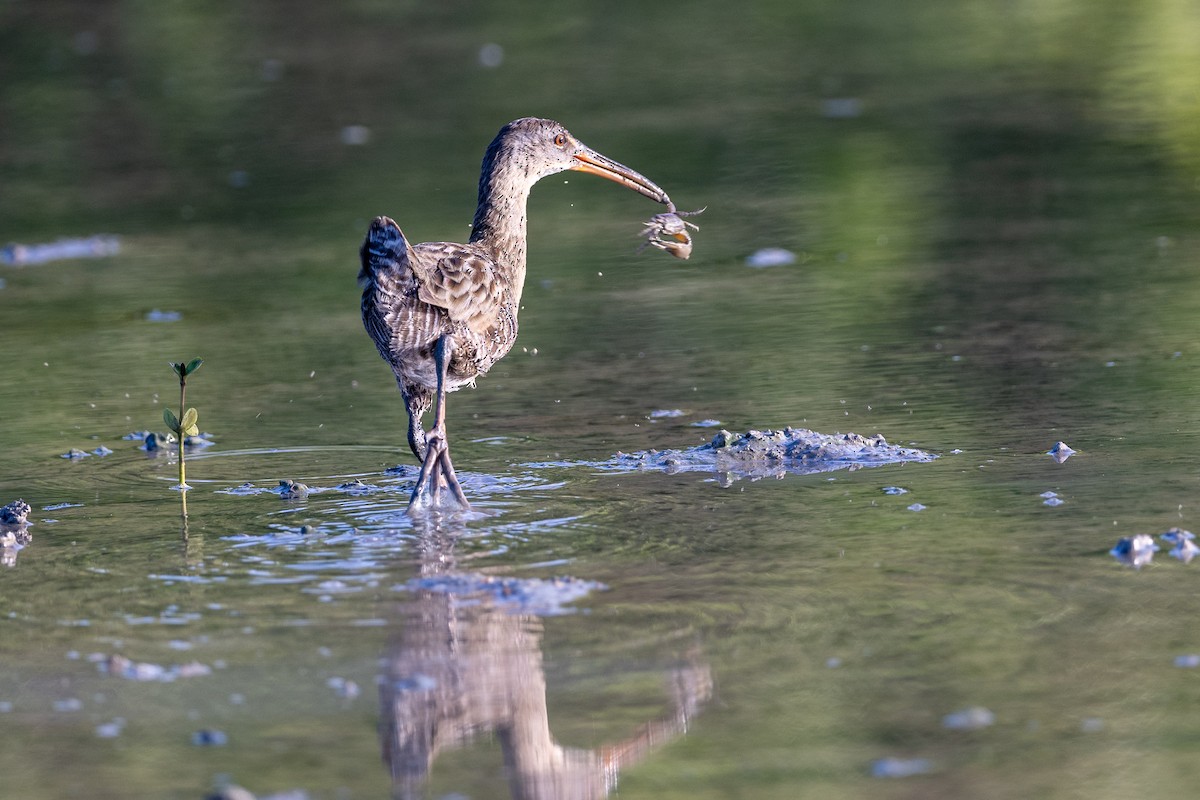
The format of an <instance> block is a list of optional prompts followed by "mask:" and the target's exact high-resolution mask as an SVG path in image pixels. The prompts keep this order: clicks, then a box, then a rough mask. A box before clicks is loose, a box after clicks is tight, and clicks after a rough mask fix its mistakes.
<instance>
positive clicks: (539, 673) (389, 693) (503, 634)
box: [379, 518, 712, 800]
mask: <svg viewBox="0 0 1200 800" xmlns="http://www.w3.org/2000/svg"><path fill="white" fill-rule="evenodd" d="M420 530H421V534H422V535H421V543H422V548H423V552H422V557H421V577H422V578H429V577H435V576H438V575H445V574H447V573H449V572H452V571H454V570H455V557H454V552H453V550H454V543H455V540H456V539H457V535H458V533H459V532H461V529H458V530H455V529H453V528H451V527H449V526H448V525H444V524H443V521H441V520H438V519H436V518H431V519H430V520H422V521H420ZM405 611H406V613H405V614H404V623H405V624H404V630H403V632H401V633H400V634H399V635H398V636H397V637H396V638H395V639H394V640H393V642H392V644H391V645H390V646H389V649H388V653H387V657H386V658H385V661H384V667H383V669H384V676H383V679H382V680H381V681H380V696H379V700H380V708H381V720H380V738H381V740H382V747H383V757H384V761H385V762H386V763H387V765H388V767H389V769H390V771H391V775H392V783H393V794H394V796H395V797H396V798H402V799H403V800H408V799H409V798H419V797H421V796H422V792H423V789H424V786H425V783H426V781H427V779H428V776H429V773H430V770H431V769H432V767H433V762H434V761H435V760H436V759H437V757H438V755H439V753H442V752H445V751H448V750H454V749H457V748H460V747H465V746H467V745H468V744H469V743H470V742H471V741H472V739H474V738H475V737H476V736H489V735H490V736H495V737H496V739H497V740H498V742H499V744H500V748H501V750H502V752H503V757H504V764H505V768H506V771H507V774H508V782H509V791H510V793H511V796H512V797H514V798H521V800H595V799H596V798H602V797H605V796H606V795H607V794H608V793H609V792H611V791H612V790H613V789H614V787H615V785H616V782H617V777H618V775H619V774H620V772H621V770H622V769H624V768H626V767H629V766H632V765H634V764H636V763H638V762H639V761H641V760H642V759H643V758H645V757H646V756H647V755H648V754H649V753H650V752H651V751H652V750H654V749H655V748H657V747H658V746H660V745H663V744H665V743H667V742H669V741H671V740H672V739H674V738H676V737H678V736H679V735H681V734H682V733H684V732H685V731H686V730H687V727H688V722H689V720H690V719H691V718H692V717H693V716H695V715H696V714H697V713H699V711H700V710H701V709H702V707H703V706H704V704H705V703H706V702H707V701H708V699H709V697H710V696H711V694H712V678H711V675H710V672H709V669H708V667H707V665H705V664H701V663H698V662H696V660H695V659H692V660H691V663H689V664H688V665H686V666H683V667H681V668H679V669H676V670H672V671H671V673H670V674H669V676H668V677H669V679H670V684H671V693H672V701H673V702H672V711H671V712H670V713H669V714H666V715H665V716H663V717H662V718H659V719H654V720H651V721H649V722H647V723H645V724H643V725H642V726H641V727H640V728H639V729H638V730H637V731H636V732H635V733H634V734H633V735H632V736H630V737H628V738H627V739H624V740H622V741H619V742H614V743H612V744H608V745H605V746H603V747H600V748H598V749H595V750H587V749H581V748H572V747H563V746H561V745H559V744H558V743H557V742H555V740H554V737H553V735H552V733H551V731H550V723H549V718H548V714H547V707H546V676H545V670H544V667H543V664H542V651H541V638H542V626H541V621H540V620H539V618H538V617H537V616H535V615H533V614H527V613H509V612H507V611H505V610H503V609H501V608H499V607H497V606H496V604H495V603H493V602H492V601H491V600H490V599H489V598H487V597H479V596H467V595H465V594H462V593H454V592H444V591H432V590H424V589H422V590H418V591H416V592H415V593H414V599H413V600H412V601H411V602H410V603H409V604H408V607H407V608H406V609H405Z"/></svg>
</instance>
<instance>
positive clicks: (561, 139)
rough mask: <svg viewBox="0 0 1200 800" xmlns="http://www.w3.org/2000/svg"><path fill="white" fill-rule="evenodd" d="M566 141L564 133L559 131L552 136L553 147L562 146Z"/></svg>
mask: <svg viewBox="0 0 1200 800" xmlns="http://www.w3.org/2000/svg"><path fill="white" fill-rule="evenodd" d="M566 143H567V135H566V134H565V133H560V134H558V135H556V136H555V137H554V146H555V147H562V146H563V145H565V144H566Z"/></svg>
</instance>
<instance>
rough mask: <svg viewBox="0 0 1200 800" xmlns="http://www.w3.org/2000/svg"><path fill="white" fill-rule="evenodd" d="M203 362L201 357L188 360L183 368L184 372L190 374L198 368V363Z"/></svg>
mask: <svg viewBox="0 0 1200 800" xmlns="http://www.w3.org/2000/svg"><path fill="white" fill-rule="evenodd" d="M203 363H204V360H203V359H200V358H193V359H192V360H191V361H189V362H188V364H187V367H185V368H184V374H185V375H191V374H192V373H193V372H195V371H196V370H198V369H200V365H201V364H203Z"/></svg>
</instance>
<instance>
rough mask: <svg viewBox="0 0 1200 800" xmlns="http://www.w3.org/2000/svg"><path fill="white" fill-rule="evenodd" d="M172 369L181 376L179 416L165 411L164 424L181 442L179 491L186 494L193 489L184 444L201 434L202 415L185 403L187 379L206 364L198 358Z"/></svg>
mask: <svg viewBox="0 0 1200 800" xmlns="http://www.w3.org/2000/svg"><path fill="white" fill-rule="evenodd" d="M170 363H171V369H173V370H175V374H176V375H178V376H179V416H178V417H176V416H175V414H174V412H172V411H171V409H169V408H164V409H163V422H165V423H167V427H168V428H170V429H171V432H172V433H174V434H175V439H176V441H178V442H179V491H181V492H186V491H187V490H188V489H190V488H191V487H190V486H188V485H187V473H186V471H185V469H184V457H183V454H184V450H185V449H186V448H185V447H184V445H183V442H184V440H185V439H187V437H189V436H195V435H196V434H198V433H200V428H199V427H198V426H197V423H198V422H199V421H200V414H199V413H197V411H196V409H194V408H188V409H187V411H184V409H185V408H187V403H186V402H185V401H184V399H185V392H187V379H188V375H191V374H192V373H193V372H195V371H196V370H198V369H200V365H201V364H203V363H204V362H203V361H201V360H200V359H198V358H193V359H192V360H191V361H189V362H187V363H186V364H185V363H184V362H182V361H180V362H179V363H175V362H170Z"/></svg>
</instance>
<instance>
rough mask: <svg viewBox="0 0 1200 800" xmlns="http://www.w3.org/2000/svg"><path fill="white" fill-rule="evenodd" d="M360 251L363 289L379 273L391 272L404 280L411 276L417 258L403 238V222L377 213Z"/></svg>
mask: <svg viewBox="0 0 1200 800" xmlns="http://www.w3.org/2000/svg"><path fill="white" fill-rule="evenodd" d="M358 255H359V258H360V259H362V269H361V270H359V272H358V285H359V286H360V287H361V288H363V289H366V288H367V287H368V286H369V285H370V284H371V283H372V282H373V281H374V280H375V276H376V275H377V274H380V273H383V274H389V275H392V276H393V277H394V278H397V279H400V281H401V282H404V283H407V282H408V281H410V280H411V273H412V264H413V261H414V260H415V259H414V258H413V250H412V246H411V245H409V243H408V240H407V239H405V238H404V232H403V231H401V230H400V226H399V225H397V224H396V223H395V222H394V221H392V220H391V219H389V218H388V217H376V218H375V219H373V220H372V221H371V227H370V228H368V229H367V238H366V239H364V240H363V243H362V248H361V249H360V250H359V251H358Z"/></svg>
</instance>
